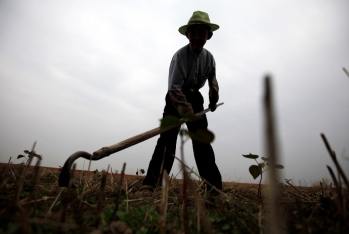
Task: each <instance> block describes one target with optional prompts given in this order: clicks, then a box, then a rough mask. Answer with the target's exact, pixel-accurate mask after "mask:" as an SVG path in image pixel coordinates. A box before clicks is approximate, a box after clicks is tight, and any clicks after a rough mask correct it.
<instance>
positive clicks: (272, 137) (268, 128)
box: [264, 76, 284, 234]
mask: <svg viewBox="0 0 349 234" xmlns="http://www.w3.org/2000/svg"><path fill="white" fill-rule="evenodd" d="M264 88H265V93H264V115H265V139H266V142H265V148H266V149H265V150H266V155H267V157H268V158H269V163H270V167H269V180H270V185H269V189H270V194H269V196H268V197H269V205H270V217H269V221H270V233H272V234H280V233H283V232H284V231H283V230H282V229H281V225H280V223H283V220H282V216H281V215H280V211H279V209H278V205H279V203H280V191H279V187H278V185H277V181H279V175H278V171H277V170H276V168H275V166H274V165H275V164H276V163H277V161H278V151H277V142H276V140H277V139H276V128H275V127H276V125H275V119H274V116H275V114H274V109H273V108H274V107H273V92H272V87H271V78H270V77H268V76H267V77H266V78H265V87H264Z"/></svg>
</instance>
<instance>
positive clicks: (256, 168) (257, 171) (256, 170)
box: [242, 153, 284, 198]
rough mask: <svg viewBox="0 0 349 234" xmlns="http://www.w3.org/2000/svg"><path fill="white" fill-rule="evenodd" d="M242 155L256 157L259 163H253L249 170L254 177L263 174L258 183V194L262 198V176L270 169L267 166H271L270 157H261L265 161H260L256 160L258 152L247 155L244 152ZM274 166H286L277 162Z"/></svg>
mask: <svg viewBox="0 0 349 234" xmlns="http://www.w3.org/2000/svg"><path fill="white" fill-rule="evenodd" d="M242 156H244V157H245V158H250V159H254V160H255V161H256V163H257V165H251V166H250V168H249V169H248V170H249V172H250V174H251V175H252V177H253V179H256V178H258V176H261V179H260V180H259V184H258V194H257V197H259V198H261V197H262V191H261V183H262V178H263V172H265V171H266V170H268V169H269V167H267V168H265V167H266V166H269V163H268V161H269V159H268V158H265V157H261V159H262V160H263V162H261V163H260V162H258V161H257V160H256V159H257V158H259V156H258V155H256V154H251V153H250V154H246V155H244V154H243V155H242ZM274 166H275V168H277V169H283V168H284V166H283V165H280V164H275V165H274ZM264 168H265V169H264ZM263 169H264V170H263Z"/></svg>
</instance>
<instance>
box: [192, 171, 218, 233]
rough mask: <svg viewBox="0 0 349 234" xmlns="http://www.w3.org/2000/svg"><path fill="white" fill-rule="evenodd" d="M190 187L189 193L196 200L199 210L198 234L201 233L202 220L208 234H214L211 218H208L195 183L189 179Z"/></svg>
mask: <svg viewBox="0 0 349 234" xmlns="http://www.w3.org/2000/svg"><path fill="white" fill-rule="evenodd" d="M188 186H189V192H190V194H191V196H193V197H194V199H195V204H196V209H197V214H196V216H197V223H198V233H200V220H202V224H203V226H204V227H205V232H206V233H213V230H212V226H211V221H210V219H209V217H208V216H207V214H208V212H207V210H206V208H205V206H204V204H203V203H202V201H201V199H200V198H201V196H200V194H199V192H198V191H197V189H195V186H194V183H193V181H192V180H191V179H190V178H189V179H188Z"/></svg>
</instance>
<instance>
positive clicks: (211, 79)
mask: <svg viewBox="0 0 349 234" xmlns="http://www.w3.org/2000/svg"><path fill="white" fill-rule="evenodd" d="M207 80H208V86H209V88H210V91H209V94H208V96H209V99H210V103H211V104H216V103H217V102H218V100H219V86H218V81H217V78H216V68H215V67H214V68H213V69H212V71H211V72H210V74H209V75H208V78H207Z"/></svg>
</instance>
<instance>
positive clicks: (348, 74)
mask: <svg viewBox="0 0 349 234" xmlns="http://www.w3.org/2000/svg"><path fill="white" fill-rule="evenodd" d="M343 71H344V72H345V74H347V76H348V77H349V72H348V71H347V69H345V67H343Z"/></svg>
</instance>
